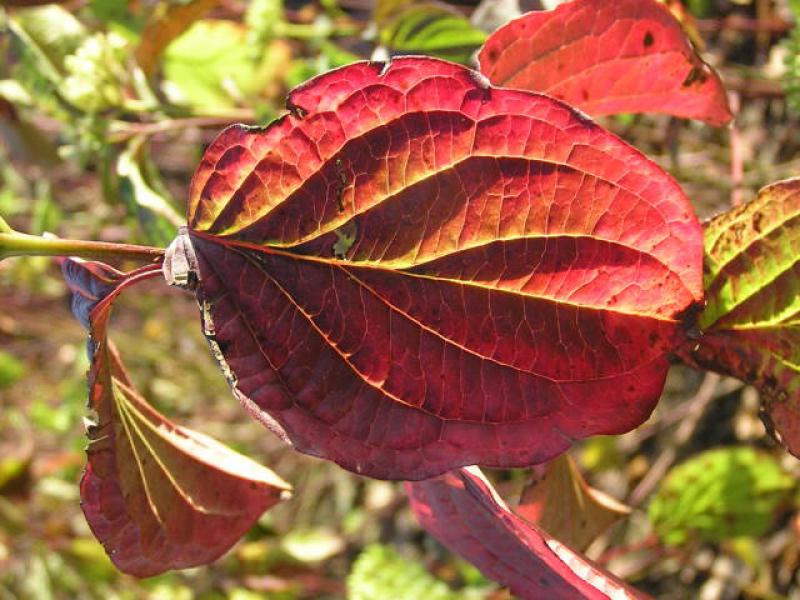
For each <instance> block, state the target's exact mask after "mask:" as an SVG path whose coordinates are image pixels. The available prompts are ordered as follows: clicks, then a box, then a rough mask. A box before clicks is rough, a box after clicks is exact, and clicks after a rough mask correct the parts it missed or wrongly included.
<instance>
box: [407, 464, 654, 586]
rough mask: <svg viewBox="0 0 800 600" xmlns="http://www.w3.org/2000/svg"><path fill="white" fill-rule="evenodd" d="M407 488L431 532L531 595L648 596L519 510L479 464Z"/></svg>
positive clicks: (491, 573) (484, 570) (492, 574)
mask: <svg viewBox="0 0 800 600" xmlns="http://www.w3.org/2000/svg"><path fill="white" fill-rule="evenodd" d="M406 490H407V492H408V495H409V498H410V500H411V508H412V509H413V510H414V514H415V515H416V516H417V520H418V521H419V522H420V524H421V525H422V526H423V527H424V528H425V529H427V530H428V531H429V532H430V533H431V535H433V536H434V537H435V538H436V539H438V540H439V541H440V542H442V543H443V544H444V545H445V546H447V547H448V548H449V549H450V550H452V551H453V552H455V553H457V554H459V555H461V556H462V557H463V558H465V559H466V560H468V561H469V562H471V563H472V564H474V565H475V566H476V567H478V569H479V570H480V571H481V572H482V573H483V574H484V575H486V576H487V577H489V578H491V579H494V580H495V581H498V582H499V583H501V584H503V585H505V586H507V587H508V588H509V589H510V590H511V593H513V594H514V595H516V596H518V597H519V598H522V599H523V600H527V599H531V600H538V599H540V598H547V599H548V600H560V599H563V600H576V599H578V598H589V599H595V598H602V599H606V598H615V599H634V598H638V599H644V598H647V596H646V595H645V594H643V593H642V592H639V591H638V590H635V589H634V588H632V587H630V586H629V585H628V584H626V583H625V582H623V581H621V580H619V579H617V578H616V577H615V576H614V575H612V574H611V573H608V572H607V571H605V570H603V569H601V568H600V567H598V566H596V565H595V564H593V563H592V562H590V561H589V560H588V559H587V558H585V557H583V556H582V555H580V554H578V553H576V552H573V551H572V550H570V549H569V548H568V547H567V546H565V545H563V544H562V543H561V542H559V541H558V540H556V539H554V538H552V537H550V536H549V535H547V533H545V532H544V530H542V529H539V528H538V527H536V526H535V525H531V524H528V523H526V522H525V521H524V520H523V519H521V518H520V517H518V516H517V515H515V514H514V513H513V512H511V510H509V508H508V507H507V506H506V505H505V503H504V502H503V500H502V499H501V498H500V497H499V496H498V495H497V492H496V491H495V490H494V488H493V487H492V486H491V484H490V483H489V482H488V481H487V480H486V478H485V477H484V476H483V474H482V473H481V472H480V470H478V469H477V468H475V467H467V468H464V469H459V470H456V471H451V472H449V473H446V474H444V475H441V476H439V477H436V478H434V479H428V480H425V481H418V482H415V483H406Z"/></svg>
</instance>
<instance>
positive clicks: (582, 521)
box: [514, 454, 630, 550]
mask: <svg viewBox="0 0 800 600" xmlns="http://www.w3.org/2000/svg"><path fill="white" fill-rule="evenodd" d="M514 511H515V512H516V513H517V514H518V515H520V516H522V517H524V518H525V519H526V520H527V521H530V522H531V523H533V524H535V525H538V526H539V527H541V528H542V529H544V530H545V531H546V532H547V533H549V534H551V535H552V536H554V537H556V538H558V539H559V540H560V541H562V542H564V543H565V544H567V545H568V546H570V547H571V548H575V549H576V550H585V549H586V547H587V546H588V545H589V544H590V543H591V542H592V540H594V538H596V537H597V536H598V535H600V534H601V533H602V532H603V531H605V530H606V529H607V528H608V527H609V526H610V525H611V524H612V523H614V522H615V521H617V520H618V519H619V518H620V517H622V516H625V515H627V514H629V513H630V508H628V507H627V506H625V505H624V504H622V503H620V502H618V501H617V500H614V498H612V497H611V496H608V495H607V494H604V493H603V492H601V491H600V490H597V489H595V488H593V487H592V486H590V485H589V484H588V483H586V480H585V479H584V478H583V476H582V475H581V474H580V471H578V466H577V465H576V464H575V461H574V460H573V459H572V457H571V456H570V455H569V454H562V455H561V456H559V457H558V458H555V459H553V460H551V461H550V462H548V463H547V464H545V465H538V466H536V467H533V468H532V473H531V477H530V480H529V481H528V482H527V483H526V485H525V489H524V490H523V492H522V497H521V498H520V501H519V505H518V506H516V507H515V508H514Z"/></svg>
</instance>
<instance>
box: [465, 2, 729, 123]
mask: <svg viewBox="0 0 800 600" xmlns="http://www.w3.org/2000/svg"><path fill="white" fill-rule="evenodd" d="M479 61H480V69H481V72H482V73H484V74H485V75H486V76H487V77H488V78H489V79H490V80H491V81H492V83H494V84H497V85H503V86H507V87H515V88H521V89H527V90H532V91H537V92H545V93H547V94H549V95H551V96H554V97H556V98H559V99H561V100H564V101H565V102H569V103H570V104H572V105H573V106H577V107H578V108H580V109H581V110H584V111H586V112H587V113H589V114H590V115H593V116H599V115H609V114H616V113H622V112H660V113H667V114H671V115H675V116H677V117H684V118H689V119H700V120H702V121H707V122H708V123H710V124H712V125H723V124H725V123H728V122H729V121H730V120H731V112H730V109H729V108H728V100H727V96H726V94H725V89H724V87H723V86H722V82H721V81H720V79H719V76H718V75H717V74H716V73H715V72H714V70H713V69H711V68H710V67H709V66H708V65H706V64H705V63H704V62H703V61H702V60H701V59H700V57H699V56H697V54H696V53H695V51H694V49H693V47H692V44H691V42H690V41H689V38H688V37H687V36H686V34H685V33H684V31H683V28H682V27H681V24H680V23H679V22H678V21H677V20H676V19H675V17H674V16H672V14H671V13H670V11H669V9H668V8H667V7H666V6H664V5H663V4H661V3H659V2H657V1H656V0H618V1H615V2H608V1H607V0H574V1H573V2H567V3H565V4H562V5H561V6H559V7H558V8H556V9H555V10H552V11H542V12H531V13H527V14H525V15H523V16H522V17H520V18H518V19H515V20H513V21H510V22H509V23H507V24H506V25H504V26H503V27H501V28H500V29H498V30H497V31H496V32H494V33H493V34H492V35H491V36H490V37H489V39H488V40H487V41H486V43H485V44H484V46H483V48H482V49H481V51H480V55H479Z"/></svg>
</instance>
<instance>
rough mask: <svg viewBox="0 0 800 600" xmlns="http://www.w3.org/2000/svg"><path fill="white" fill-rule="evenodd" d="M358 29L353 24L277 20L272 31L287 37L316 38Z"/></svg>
mask: <svg viewBox="0 0 800 600" xmlns="http://www.w3.org/2000/svg"><path fill="white" fill-rule="evenodd" d="M359 31H360V29H359V28H358V27H356V26H354V25H350V26H346V25H345V26H342V25H335V24H333V23H289V22H288V21H278V22H277V23H275V29H274V33H275V35H276V36H277V37H288V38H293V39H295V40H317V39H321V38H329V37H332V36H336V37H344V36H348V35H354V34H356V33H359Z"/></svg>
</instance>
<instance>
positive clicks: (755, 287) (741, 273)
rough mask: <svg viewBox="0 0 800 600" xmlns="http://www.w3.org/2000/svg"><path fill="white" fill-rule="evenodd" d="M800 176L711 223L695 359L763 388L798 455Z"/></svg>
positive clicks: (779, 432) (771, 423)
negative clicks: (702, 307)
mask: <svg viewBox="0 0 800 600" xmlns="http://www.w3.org/2000/svg"><path fill="white" fill-rule="evenodd" d="M798 257H800V179H788V180H785V181H780V182H777V183H774V184H772V185H770V186H767V187H765V188H763V189H762V190H761V191H760V192H759V193H758V196H757V197H756V198H755V199H754V200H753V201H752V202H749V203H747V204H743V205H741V206H738V207H736V208H734V209H733V210H731V211H729V212H726V213H723V214H721V215H719V216H718V217H716V218H714V219H712V220H711V221H710V222H708V223H707V224H706V232H705V288H706V302H707V306H706V309H705V311H704V312H703V313H702V315H701V316H700V328H701V329H702V337H701V338H700V340H699V341H698V343H697V344H695V345H694V346H689V347H688V349H687V352H686V354H687V355H688V359H689V362H694V363H696V364H698V365H700V366H702V367H704V368H706V369H712V370H716V371H720V372H723V373H727V374H729V375H733V376H734V377H738V378H740V379H743V380H745V381H747V382H748V383H752V384H754V385H756V386H758V388H759V390H760V391H761V396H762V402H763V416H764V418H765V422H766V424H767V426H768V428H769V429H770V430H771V432H773V433H774V434H775V435H776V436H777V437H778V439H779V441H780V442H781V443H783V445H784V446H786V448H787V449H788V450H789V451H790V452H792V453H793V454H794V455H796V456H800V261H798Z"/></svg>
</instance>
